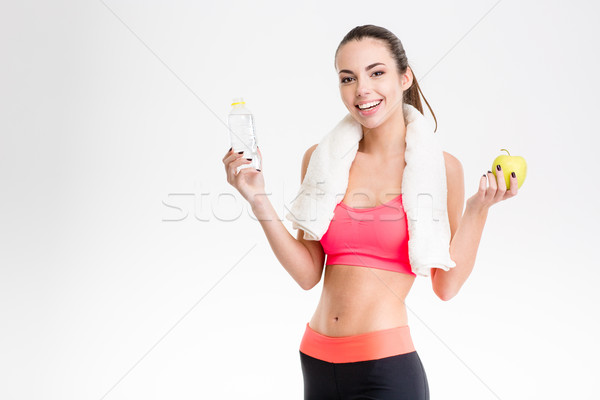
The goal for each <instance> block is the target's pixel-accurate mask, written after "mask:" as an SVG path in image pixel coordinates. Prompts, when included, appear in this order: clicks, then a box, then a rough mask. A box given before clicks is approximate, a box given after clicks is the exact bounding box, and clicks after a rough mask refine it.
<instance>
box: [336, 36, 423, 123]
mask: <svg viewBox="0 0 600 400" xmlns="http://www.w3.org/2000/svg"><path fill="white" fill-rule="evenodd" d="M336 69H337V71H338V81H339V87H340V95H341V97H342V101H343V102H344V105H345V106H346V108H347V109H348V111H349V112H350V114H351V115H352V116H353V117H354V119H355V120H356V121H358V122H360V123H361V124H362V125H363V126H364V127H365V128H371V129H372V128H375V127H377V126H378V125H380V124H381V123H383V122H385V121H386V120H387V119H388V118H389V117H390V116H391V115H394V114H395V113H396V112H399V113H400V115H402V94H403V92H404V90H406V89H408V88H410V85H411V84H412V76H411V75H410V72H409V71H410V68H408V69H407V73H406V74H404V75H402V76H400V74H399V73H398V70H397V67H396V63H395V61H394V59H393V58H392V56H391V55H390V53H389V51H388V49H387V48H386V47H385V44H384V43H383V42H382V41H380V40H378V39H373V38H363V39H361V40H359V41H356V40H352V41H350V42H348V43H346V44H344V45H343V46H342V47H340V49H339V50H338V54H337V57H336ZM371 102H375V103H379V105H377V106H376V107H374V108H371V109H370V110H360V109H359V108H358V107H357V106H358V105H359V104H365V103H371Z"/></svg>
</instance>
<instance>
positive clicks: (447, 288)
mask: <svg viewBox="0 0 600 400" xmlns="http://www.w3.org/2000/svg"><path fill="white" fill-rule="evenodd" d="M444 157H445V162H446V164H445V165H446V177H447V182H448V218H449V220H450V230H451V232H452V236H451V239H450V258H452V260H453V261H454V262H456V266H455V267H454V268H451V269H450V270H448V271H444V270H440V269H439V268H433V269H432V270H431V280H432V284H433V290H434V292H435V293H436V294H437V295H438V297H439V298H440V299H442V300H444V301H448V300H450V299H451V298H453V297H454V296H456V295H457V294H458V291H459V290H460V288H461V287H462V285H463V284H464V283H465V281H466V280H467V278H468V277H469V275H470V274H471V271H472V270H473V266H474V265H475V257H476V256H477V249H478V248H479V242H480V240H481V236H482V234H483V227H484V226H485V221H486V219H487V215H488V211H489V208H490V207H491V206H492V205H493V204H496V203H498V202H500V201H502V200H507V199H510V198H511V197H514V196H516V195H517V192H518V181H517V177H516V176H511V178H510V190H507V189H506V182H505V180H504V174H503V172H502V171H498V173H497V177H494V174H492V172H491V171H488V173H487V174H485V175H483V176H482V177H481V178H479V190H478V191H477V193H475V194H474V195H473V196H471V197H470V198H469V199H468V200H467V206H466V209H465V213H464V214H463V213H462V208H463V202H464V193H465V189H464V174H463V168H462V164H461V163H460V161H458V159H457V158H456V157H454V156H452V155H450V154H448V153H446V152H444ZM488 182H489V187H488V186H487V183H488ZM434 271H435V272H434Z"/></svg>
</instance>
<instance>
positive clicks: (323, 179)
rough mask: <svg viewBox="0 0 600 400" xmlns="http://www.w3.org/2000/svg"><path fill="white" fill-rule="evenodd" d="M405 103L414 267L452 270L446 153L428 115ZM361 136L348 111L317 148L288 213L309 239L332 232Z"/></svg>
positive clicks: (405, 188)
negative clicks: (329, 228) (328, 230)
mask: <svg viewBox="0 0 600 400" xmlns="http://www.w3.org/2000/svg"><path fill="white" fill-rule="evenodd" d="M403 109H404V116H405V119H406V121H407V127H406V139H405V140H406V150H405V154H404V157H405V161H406V166H405V168H404V172H403V175H402V204H403V207H404V210H405V212H406V215H407V217H408V221H407V223H408V233H409V241H408V255H409V260H410V264H411V268H412V271H413V272H414V273H415V274H417V275H421V276H429V274H430V272H431V268H441V269H443V270H444V271H448V270H449V269H450V268H453V267H455V266H456V263H455V262H454V261H452V259H451V258H450V223H449V220H448V212H447V206H446V203H447V192H448V191H447V186H446V168H445V163H444V155H443V151H442V147H441V145H440V144H439V142H438V140H437V137H436V136H435V134H434V132H433V127H432V126H431V124H430V123H429V122H428V121H427V119H426V118H425V116H424V115H423V114H421V113H420V112H419V110H417V109H416V108H415V107H413V106H412V105H410V104H406V103H405V104H404V105H403ZM362 136H363V132H362V125H361V124H360V123H358V122H357V121H355V120H354V118H353V117H352V115H351V114H350V113H348V114H347V115H346V116H345V117H344V118H343V119H342V120H341V121H340V122H338V124H337V125H336V126H335V127H334V128H333V130H332V131H331V132H329V133H328V134H327V135H326V136H325V137H323V139H322V140H321V141H320V142H319V144H318V145H317V147H316V148H315V150H314V152H313V154H312V156H311V158H310V162H309V164H308V168H307V171H306V175H305V176H304V180H303V181H302V184H301V186H300V190H299V191H298V195H297V196H296V198H295V199H294V201H293V204H292V207H291V209H290V212H289V213H287V214H286V215H285V217H286V218H287V219H288V220H290V221H292V226H293V228H294V229H298V228H300V229H302V230H303V231H304V239H306V240H321V238H322V237H323V235H324V234H325V232H327V229H328V227H329V224H330V222H331V220H332V218H333V215H334V211H335V207H336V205H337V204H338V203H339V202H340V201H342V199H343V198H344V195H345V193H346V190H347V187H348V178H349V172H350V166H351V164H352V161H353V160H354V157H355V156H356V152H357V150H358V142H359V141H360V139H361V138H362ZM338 195H341V197H340V198H339V199H338V198H337V196H338ZM315 212H316V215H315Z"/></svg>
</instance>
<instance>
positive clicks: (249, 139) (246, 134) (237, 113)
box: [228, 97, 262, 173]
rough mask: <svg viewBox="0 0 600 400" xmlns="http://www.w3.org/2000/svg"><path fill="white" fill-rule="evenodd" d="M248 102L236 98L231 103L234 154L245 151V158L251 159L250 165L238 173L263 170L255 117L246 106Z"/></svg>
mask: <svg viewBox="0 0 600 400" xmlns="http://www.w3.org/2000/svg"><path fill="white" fill-rule="evenodd" d="M245 104H246V102H245V101H244V99H243V98H242V97H236V98H234V99H233V103H231V106H232V108H231V112H230V113H229V123H228V125H229V137H230V139H231V147H232V148H233V152H234V153H238V152H240V151H243V152H244V154H243V156H244V158H251V159H252V162H251V163H250V164H243V165H240V166H239V167H238V168H237V169H236V173H238V172H239V171H240V170H241V169H242V168H248V167H252V168H255V169H257V170H259V171H260V170H261V169H262V167H261V160H260V156H259V155H258V150H257V148H256V147H257V145H258V143H257V141H256V132H255V126H254V117H253V116H252V113H251V112H250V110H249V109H248V108H247V107H246V106H245Z"/></svg>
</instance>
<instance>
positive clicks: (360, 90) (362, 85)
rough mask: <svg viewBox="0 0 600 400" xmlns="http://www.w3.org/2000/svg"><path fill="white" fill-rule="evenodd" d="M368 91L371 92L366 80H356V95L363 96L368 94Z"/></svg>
mask: <svg viewBox="0 0 600 400" xmlns="http://www.w3.org/2000/svg"><path fill="white" fill-rule="evenodd" d="M369 93H371V89H370V88H369V85H368V83H367V82H365V81H362V82H358V83H357V84H356V96H357V97H358V96H360V97H364V96H366V95H368V94H369Z"/></svg>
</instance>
